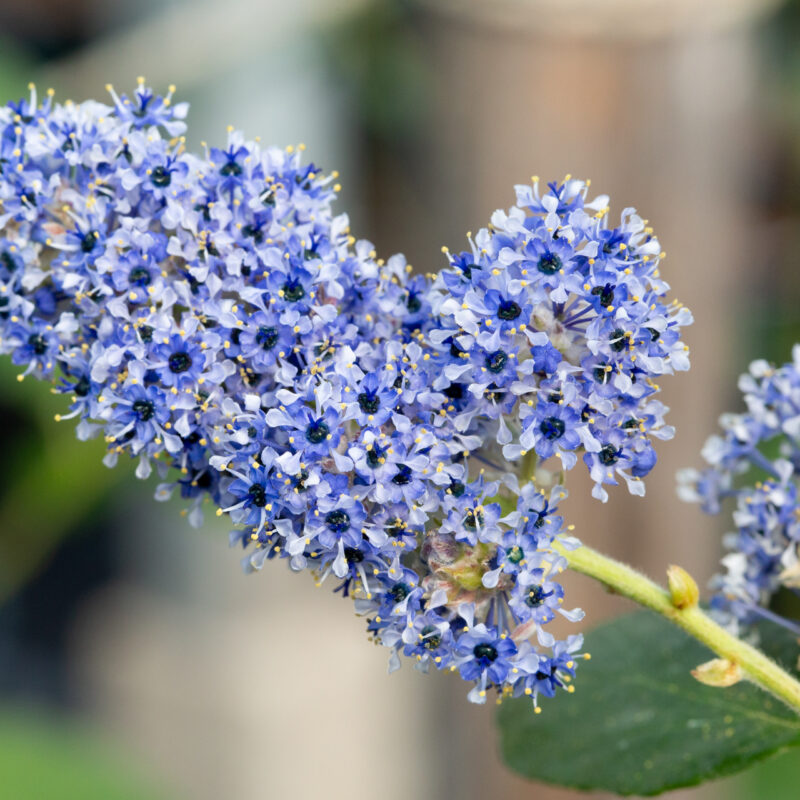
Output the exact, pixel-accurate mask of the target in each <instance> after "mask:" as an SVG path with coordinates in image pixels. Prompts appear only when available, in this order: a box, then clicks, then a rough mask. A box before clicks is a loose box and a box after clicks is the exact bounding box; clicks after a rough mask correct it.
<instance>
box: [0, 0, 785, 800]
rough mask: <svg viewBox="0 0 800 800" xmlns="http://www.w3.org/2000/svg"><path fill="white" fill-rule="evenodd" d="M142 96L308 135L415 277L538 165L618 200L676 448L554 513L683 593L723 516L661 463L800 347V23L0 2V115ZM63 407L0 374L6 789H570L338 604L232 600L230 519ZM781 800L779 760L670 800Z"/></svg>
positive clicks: (552, 10)
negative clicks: (193, 517) (656, 295)
mask: <svg viewBox="0 0 800 800" xmlns="http://www.w3.org/2000/svg"><path fill="white" fill-rule="evenodd" d="M138 75H145V76H146V77H147V79H148V82H149V83H150V84H151V85H154V86H155V87H156V88H158V89H164V88H165V87H166V86H167V85H168V84H170V83H175V84H177V85H178V94H179V97H180V98H181V99H186V100H189V101H191V103H192V110H191V112H190V118H189V124H190V130H189V140H190V145H192V146H197V145H198V144H199V142H200V141H201V140H208V141H209V142H217V143H219V142H223V141H224V137H225V127H226V125H228V124H232V125H235V126H236V127H239V128H243V129H244V130H245V131H246V132H247V133H248V134H249V135H250V136H256V135H260V136H261V137H262V139H263V140H264V141H265V142H269V143H274V144H279V145H287V144H290V143H293V144H296V143H299V142H305V143H306V145H307V146H308V150H309V153H310V157H311V158H312V159H313V160H314V161H315V162H316V163H317V164H320V165H322V166H323V167H324V168H327V169H332V168H335V169H338V170H339V171H340V173H341V175H342V183H343V186H344V189H343V193H342V202H341V206H340V208H341V209H347V210H348V212H349V213H350V214H351V217H352V221H353V228H354V231H355V232H356V233H357V235H359V236H361V237H363V238H368V239H370V240H372V241H373V242H374V243H375V245H376V247H377V249H378V252H379V253H380V254H382V255H384V256H387V255H389V254H390V253H392V252H395V251H397V250H402V251H403V252H405V253H406V254H407V255H408V257H409V259H410V261H411V263H412V264H413V265H415V266H416V267H417V268H418V269H420V270H425V271H432V270H435V269H437V268H438V266H439V265H440V264H441V258H442V256H441V253H440V248H441V246H442V245H443V244H447V245H449V246H451V247H453V248H460V246H461V244H462V242H463V236H464V233H465V232H466V231H467V230H475V229H477V228H478V227H480V226H481V225H483V224H485V223H486V222H487V221H488V219H489V216H490V214H491V212H492V211H493V210H494V209H495V208H497V207H500V206H504V207H505V206H508V205H509V204H510V203H511V202H513V199H514V195H513V190H512V186H513V184H514V183H517V182H525V181H527V180H528V179H529V176H530V175H531V174H534V173H535V174H538V175H541V176H542V177H543V178H546V179H548V180H550V179H559V178H562V177H563V176H564V174H566V173H567V172H569V173H572V174H573V175H576V176H580V177H589V178H591V179H592V180H593V188H594V189H596V190H597V191H598V192H599V193H605V192H608V193H610V194H611V197H612V209H613V211H614V212H615V213H618V212H619V211H621V209H622V208H623V207H625V206H628V205H635V206H636V207H637V208H638V209H639V211H640V212H641V213H642V215H643V216H645V217H647V218H648V219H650V220H651V224H653V226H654V227H655V229H656V232H657V233H658V235H659V238H660V239H661V242H662V245H663V246H664V248H665V250H666V251H667V253H668V259H667V261H666V263H665V265H664V267H663V274H664V275H665V277H666V278H667V280H669V282H670V283H671V284H672V286H673V290H674V292H675V295H676V296H677V297H679V298H680V299H681V300H682V301H684V302H685V303H686V304H687V305H689V306H690V307H691V308H692V309H693V310H694V312H695V316H696V324H695V326H694V327H693V328H692V329H691V330H690V331H689V333H688V339H689V343H690V345H691V346H692V351H693V353H692V356H693V368H692V371H691V372H690V373H689V374H688V375H681V376H678V377H676V378H674V379H672V380H668V381H664V397H665V401H666V402H667V403H668V404H669V405H670V406H672V408H673V411H672V415H671V422H672V423H673V424H676V425H677V427H678V436H677V437H676V439H675V440H674V441H672V442H668V443H664V444H662V445H660V449H659V457H660V463H659V465H658V467H657V468H656V471H655V472H654V473H653V475H652V476H651V479H650V480H649V482H648V496H647V498H646V499H645V500H641V499H633V498H629V497H625V496H623V495H622V493H621V492H617V493H615V494H614V495H613V496H612V499H611V502H610V503H609V504H608V505H607V506H602V507H601V506H600V504H598V503H596V502H594V501H591V500H589V499H588V498H589V492H588V487H587V485H586V481H585V480H584V479H583V476H581V475H578V474H575V475H571V476H570V489H571V494H572V498H571V499H570V501H569V506H568V508H567V509H566V510H567V513H568V515H569V516H570V518H571V519H572V521H574V522H575V523H576V525H577V533H578V535H579V536H581V537H582V538H584V539H585V540H587V541H588V542H589V543H591V544H593V545H595V546H597V547H600V548H601V549H606V550H607V551H610V552H611V553H612V554H614V555H616V556H618V557H622V558H624V559H625V560H627V561H629V562H632V563H634V564H635V565H637V566H639V567H642V568H644V569H646V570H647V571H649V572H650V573H651V574H653V575H654V576H659V575H661V574H663V570H664V569H665V567H666V565H667V564H669V563H678V564H681V565H683V566H685V567H687V568H689V569H690V570H691V571H692V572H693V573H694V574H695V575H696V576H697V577H698V580H699V581H700V582H701V583H705V581H706V580H707V579H708V577H709V576H710V575H711V573H712V572H713V571H714V568H715V564H716V562H717V560H718V557H719V551H720V533H721V531H722V529H723V528H724V524H725V523H724V520H720V521H715V520H709V519H708V518H703V517H702V516H701V515H700V513H699V511H698V510H697V509H696V508H694V507H685V506H682V505H679V504H678V503H677V501H676V499H675V492H674V473H675V470H676V469H677V468H679V467H682V466H691V465H696V464H698V462H699V449H700V447H701V445H702V442H703V441H704V440H705V438H706V436H707V435H708V434H710V433H711V432H712V431H713V430H714V426H715V420H716V417H717V416H718V414H719V413H720V412H721V411H722V410H725V409H728V408H737V407H738V402H739V401H738V398H737V396H736V390H735V377H736V375H738V373H739V372H741V371H742V370H743V369H744V368H745V367H746V365H747V363H748V362H749V360H750V359H751V358H754V357H757V356H763V357H767V358H770V359H773V360H778V361H784V360H787V359H788V357H789V355H790V348H791V344H792V343H793V342H794V341H797V340H800V277H798V257H797V255H796V254H797V252H798V248H799V247H800V224H798V223H800V2H798V0H792V1H791V2H784V3H780V2H778V0H415V2H409V1H408V0H406V2H401V1H400V0H293V2H292V3H287V2H282V1H279V0H226V2H225V3H219V2H214V1H213V0H192V2H189V0H171V1H170V0H163V1H160V0H138V2H136V3H123V2H121V0H69V1H68V2H65V1H64V0H0V101H2V102H5V101H7V100H12V99H13V100H17V99H19V97H20V96H22V95H23V94H25V93H26V88H25V87H26V85H27V83H28V82H29V81H30V80H35V81H36V82H37V83H38V84H39V85H40V87H41V88H46V87H47V86H52V87H53V88H55V89H56V92H57V97H58V98H60V99H61V100H63V99H65V98H66V97H68V96H69V97H73V98H74V99H75V100H83V99H85V98H89V97H94V98H98V99H101V98H102V96H103V94H104V90H103V87H104V85H105V84H106V83H107V82H113V83H115V84H116V85H117V86H118V87H120V88H122V87H126V88H128V87H130V88H132V87H133V86H134V84H135V80H136V77H137V76H138ZM59 410H63V409H61V407H60V404H59V403H58V400H57V399H56V398H53V397H52V396H51V395H49V394H48V392H47V390H46V389H45V388H44V387H42V386H37V385H34V384H33V383H32V382H25V383H22V384H20V383H18V382H17V381H15V380H13V372H12V369H11V367H10V364H8V363H6V362H3V363H2V365H0V436H1V437H2V451H3V458H2V459H1V460H0V797H2V798H4V799H5V798H8V799H9V800H28V799H29V798H36V800H42V799H43V800H51V798H52V799H53V800H71V799H72V798H81V800H94V798H102V799H103V800H117V798H154V799H156V800H182V799H183V798H192V800H211V798H214V800H218V798H220V797H225V798H235V800H257V799H258V800H262V799H263V798H272V797H292V798H300V799H301V800H303V799H304V798H330V799H331V800H336V799H337V798H348V800H362V799H363V800H366V798H372V797H375V796H376V795H379V796H380V797H381V798H382V800H394V798H398V799H399V798H406V797H408V796H409V794H410V793H412V792H413V795H414V797H415V798H417V800H438V799H439V798H451V797H454V798H459V800H477V798H483V797H485V796H487V795H490V796H491V797H492V798H495V800H502V799H503V798H519V799H523V798H528V797H531V798H533V797H536V798H544V800H567V798H572V797H576V796H578V795H576V794H575V793H572V792H567V791H562V790H556V789H548V788H544V787H541V786H537V785H534V784H529V783H526V782H524V781H522V780H520V779H518V778H516V777H514V776H513V775H511V774H510V773H508V772H507V771H506V770H505V769H504V768H503V767H502V765H501V764H500V763H499V760H498V758H497V755H496V750H497V741H496V738H495V733H494V730H493V726H492V718H493V711H494V709H493V707H487V708H477V707H473V706H469V705H468V704H467V702H466V700H465V697H464V695H465V693H466V692H465V686H464V685H463V684H462V682H461V681H459V680H457V679H455V678H453V679H447V677H446V676H431V677H428V678H422V677H420V676H419V675H417V674H416V673H415V672H414V671H413V670H410V669H408V668H405V669H403V670H402V671H401V672H400V673H398V674H396V675H393V676H391V677H389V676H387V674H386V655H385V652H383V651H382V650H381V649H379V648H375V647H369V646H367V642H366V641H365V638H364V635H363V622H362V621H360V620H359V619H357V618H356V617H355V616H354V615H353V613H352V608H351V606H350V605H349V604H348V603H343V602H342V601H341V600H339V598H338V597H333V596H331V595H330V593H329V592H327V591H322V590H320V591H315V590H314V587H313V585H312V583H311V582H310V580H305V579H304V577H303V576H295V575H291V574H290V573H289V572H288V570H287V569H283V568H282V565H281V564H273V565H271V568H269V569H266V570H265V571H264V573H261V574H257V575H255V576H251V577H244V576H243V575H242V574H241V572H240V569H239V563H238V555H237V554H236V553H235V552H233V551H230V550H228V548H227V536H226V530H225V529H224V528H223V527H220V526H219V525H218V524H215V523H212V522H208V523H207V524H206V526H205V527H204V528H203V529H202V530H199V531H197V530H193V529H191V528H189V526H188V524H187V523H186V522H185V520H183V519H182V518H181V516H180V511H181V509H180V506H179V505H176V504H173V505H167V506H164V505H157V504H156V503H154V502H152V500H151V495H152V491H153V488H154V487H153V486H152V485H151V484H142V483H140V482H137V481H136V480H135V479H134V478H133V470H132V469H131V468H129V466H128V465H122V466H120V467H118V468H117V469H116V470H113V471H111V470H107V469H105V468H104V467H103V466H102V465H101V463H100V459H101V457H102V449H103V445H102V443H101V442H94V443H90V444H79V443H78V442H77V441H75V440H74V438H73V432H72V430H71V429H70V428H69V427H68V425H61V426H57V425H55V424H54V423H53V421H52V417H53V414H54V413H55V412H56V411H59ZM575 472H576V473H577V472H578V470H576V471H575ZM568 592H569V593H570V595H571V597H572V598H573V600H574V602H575V604H581V605H583V606H584V607H585V608H587V609H589V610H590V612H591V613H590V614H589V615H588V619H589V620H590V622H591V623H592V624H594V623H597V622H599V621H600V620H601V619H604V618H606V617H608V616H611V615H613V614H615V613H619V612H620V611H622V610H624V608H625V604H624V602H622V601H619V600H616V601H615V600H614V599H613V598H610V597H608V596H606V595H605V594H603V592H602V591H600V590H599V589H598V588H596V587H595V586H594V585H591V584H589V583H588V582H586V581H585V580H584V579H582V578H580V577H579V576H576V577H574V578H571V579H570V582H569V586H568ZM578 689H580V687H578ZM561 702H568V700H565V699H564V698H562V700H561ZM544 710H545V713H558V710H557V708H556V706H555V704H554V705H552V706H551V705H547V706H545V709H544ZM799 784H800V757H799V756H798V755H797V754H796V753H795V754H790V755H788V756H783V757H781V758H778V759H775V760H773V761H771V762H769V763H767V764H765V765H762V766H761V767H759V768H757V769H756V770H754V771H752V772H750V773H748V774H747V775H745V776H741V777H738V778H734V779H729V780H727V781H724V782H721V783H718V784H715V785H712V786H710V787H705V788H702V789H693V790H687V791H682V792H675V793H673V794H672V795H670V797H673V798H682V799H683V798H685V799H686V800H701V798H702V800H706V799H708V800H712V799H713V798H726V800H728V799H732V800H748V799H749V798H753V799H755V798H762V797H769V798H770V799H771V800H789V799H790V798H791V799H792V800H796V797H797V786H798V785H799Z"/></svg>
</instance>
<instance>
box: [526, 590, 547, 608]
mask: <svg viewBox="0 0 800 800" xmlns="http://www.w3.org/2000/svg"><path fill="white" fill-rule="evenodd" d="M550 594H552V593H550ZM548 596H549V594H548V593H545V591H544V589H542V587H541V586H531V587H530V588H529V589H528V593H527V594H526V595H525V605H528V606H530V607H531V608H537V607H538V606H540V605H541V604H542V603H544V601H545V598H546V597H548Z"/></svg>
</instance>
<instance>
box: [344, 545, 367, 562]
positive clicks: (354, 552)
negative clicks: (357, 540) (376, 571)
mask: <svg viewBox="0 0 800 800" xmlns="http://www.w3.org/2000/svg"><path fill="white" fill-rule="evenodd" d="M344 557H345V559H347V563H348V564H360V563H361V562H362V561H363V560H364V554H363V553H362V552H361V551H360V550H358V549H357V548H355V547H345V549H344Z"/></svg>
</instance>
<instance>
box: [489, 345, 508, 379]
mask: <svg viewBox="0 0 800 800" xmlns="http://www.w3.org/2000/svg"><path fill="white" fill-rule="evenodd" d="M507 363H508V354H507V353H505V352H503V351H502V350H496V351H495V352H494V353H490V354H489V355H488V356H486V369H488V370H489V372H494V373H495V375H496V374H497V373H498V372H502V371H503V368H504V367H505V365H506V364H507Z"/></svg>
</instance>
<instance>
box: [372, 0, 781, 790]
mask: <svg viewBox="0 0 800 800" xmlns="http://www.w3.org/2000/svg"><path fill="white" fill-rule="evenodd" d="M774 5H776V4H775V3H774V2H768V1H767V0H706V1H705V2H703V3H697V2H689V0H673V1H672V2H670V3H664V2H656V0H607V1H606V2H596V0H592V1H591V2H589V0H426V1H425V2H422V3H421V6H422V8H420V10H419V23H420V25H419V27H420V28H421V29H422V30H423V31H424V37H425V41H426V54H427V57H428V58H429V59H430V62H431V69H430V75H431V81H432V85H431V92H432V94H433V105H434V108H435V110H434V112H433V114H434V119H433V120H432V121H431V124H430V125H429V126H428V128H427V131H426V139H425V151H426V152H425V153H424V154H421V155H420V158H419V159H417V160H415V161H414V163H407V164H406V163H404V164H402V165H396V167H395V169H393V170H392V172H391V175H390V179H391V182H392V186H393V189H392V192H391V194H392V195H393V197H394V207H391V206H388V205H386V204H382V205H381V206H380V208H379V209H378V212H377V213H378V214H380V213H383V212H385V213H387V215H388V217H387V218H385V219H384V220H383V224H380V220H379V229H380V230H382V235H381V237H379V238H378V242H379V244H380V245H381V249H382V250H385V249H386V247H387V244H389V245H390V246H391V247H397V248H398V249H401V250H404V251H405V252H407V253H408V255H409V257H410V259H411V262H412V263H413V264H414V265H415V266H417V267H418V268H423V267H424V269H426V270H428V269H436V268H437V267H438V264H439V261H438V259H437V257H438V254H439V246H440V245H442V244H444V243H446V244H448V245H449V246H450V247H452V248H458V247H459V246H460V244H461V243H462V242H463V235H464V232H465V231H466V230H475V229H477V228H478V227H480V226H481V225H484V224H485V223H486V222H487V221H488V219H489V216H490V214H491V212H492V211H493V210H494V209H495V208H497V207H501V206H502V207H506V206H508V205H509V204H510V203H511V202H513V199H514V195H513V190H512V186H513V184H515V183H520V182H525V181H527V180H528V179H529V176H530V175H531V174H534V173H535V174H538V175H540V176H542V178H543V179H548V180H551V179H558V178H562V177H563V176H564V175H565V174H566V173H572V174H573V175H575V176H579V177H589V178H591V179H592V181H593V184H592V188H593V189H595V190H596V191H597V192H598V193H606V192H608V193H609V194H610V195H611V200H612V217H613V216H614V215H618V214H619V212H621V211H622V209H623V208H624V207H625V206H629V205H634V206H636V207H637V209H638V210H639V211H640V213H642V215H643V216H644V217H646V218H648V219H649V220H651V223H652V224H653V226H654V227H655V230H656V232H657V234H658V235H659V238H660V239H661V243H662V246H663V247H664V249H665V250H666V251H667V253H668V258H667V260H666V262H665V264H664V268H663V270H662V272H663V275H664V277H665V278H666V279H667V280H668V281H669V282H670V283H671V284H672V287H673V292H674V295H675V296H677V297H678V298H680V299H681V300H683V301H684V302H685V303H686V304H687V305H689V306H690V307H691V308H692V310H693V311H694V313H695V317H696V324H695V326H694V327H693V328H692V329H691V330H690V331H689V333H688V337H687V338H688V340H689V343H690V345H691V347H692V362H693V366H692V371H691V372H690V373H689V374H688V375H685V374H684V375H678V376H675V377H671V378H667V379H666V380H664V381H663V388H664V393H663V398H664V401H665V402H666V403H667V404H668V405H670V406H671V407H672V411H671V414H670V421H671V423H672V424H675V425H676V426H677V428H678V435H677V438H676V439H675V440H674V441H673V442H670V443H665V444H662V445H660V446H659V447H658V451H659V457H660V462H659V464H658V466H657V467H656V470H655V471H654V473H653V474H652V475H651V477H650V478H649V480H648V483H647V498H646V499H644V500H642V499H637V498H630V497H628V496H626V492H625V489H624V488H620V490H618V491H616V492H614V493H613V494H612V497H611V500H610V502H609V504H608V505H607V506H601V505H600V504H598V503H597V502H595V501H592V500H590V499H588V498H589V492H588V485H587V481H586V480H585V479H584V478H583V476H579V475H578V474H577V473H580V472H581V470H575V474H574V475H570V479H569V484H570V490H571V493H572V496H573V497H572V500H571V501H570V503H569V506H568V515H569V517H570V518H571V520H572V521H574V522H575V523H576V524H577V528H578V529H577V533H578V534H579V535H580V536H582V537H583V538H585V539H586V540H587V541H588V542H591V543H592V544H593V545H595V546H598V547H600V548H602V549H605V550H607V551H609V552H611V553H613V554H615V555H617V556H619V557H622V558H624V559H625V560H627V561H629V562H633V563H634V564H636V565H638V566H640V567H642V568H644V569H646V570H647V571H649V572H650V573H651V574H652V575H654V576H655V577H656V578H659V579H661V578H663V573H664V570H665V569H666V567H667V565H668V564H669V563H673V562H675V563H679V564H682V565H684V566H685V567H687V568H689V569H691V570H692V571H693V572H694V573H695V574H696V575H697V577H698V580H699V581H700V583H701V585H703V584H704V582H705V581H706V579H707V578H708V576H709V574H710V572H711V571H713V569H714V566H715V563H716V559H717V553H718V549H719V537H718V536H717V535H716V534H715V525H714V524H713V523H711V524H709V522H708V520H707V519H704V518H702V517H701V515H700V514H699V512H698V511H697V509H696V508H694V507H687V506H685V505H682V504H679V503H678V502H677V501H676V498H675V488H674V486H675V478H674V475H675V471H676V469H678V468H679V467H681V466H688V465H694V464H697V463H698V462H699V449H700V446H701V445H702V443H703V441H704V440H705V438H706V436H707V435H709V434H710V433H711V432H712V430H713V428H714V426H715V421H716V417H717V416H718V414H719V413H720V412H721V411H722V410H723V409H724V408H725V407H726V405H729V399H730V398H731V396H732V394H733V386H734V384H733V377H734V375H735V374H737V373H738V371H740V370H741V369H742V368H744V366H745V364H744V363H743V361H742V358H741V357H740V356H738V355H737V354H736V353H735V352H733V343H734V340H735V337H734V329H735V316H734V314H735V310H736V309H737V306H738V304H740V303H741V300H742V298H741V297H740V296H739V292H740V290H739V286H740V281H739V275H740V273H741V271H742V269H743V268H745V267H747V268H749V269H752V268H753V264H754V261H753V260H752V259H751V258H750V256H751V255H752V253H753V249H754V245H753V242H752V238H750V237H751V236H752V231H753V230H754V227H755V225H754V224H753V223H752V222H751V219H752V218H753V215H754V209H753V208H751V207H750V206H749V203H748V192H747V185H748V177H749V176H748V174H747V173H748V159H749V156H750V153H751V150H752V148H753V145H754V142H755V141H757V137H758V134H759V129H758V113H757V85H756V80H757V78H756V71H757V70H756V65H755V59H754V52H753V42H752V34H751V31H752V27H753V22H754V20H755V19H756V18H757V17H758V15H759V14H760V13H763V12H765V11H767V10H768V9H769V8H770V7H772V6H774ZM379 181H380V179H378V181H377V182H376V183H377V184H378V185H380V184H379ZM410 200H413V204H412V203H409V206H410V207H404V208H399V209H398V207H397V206H398V205H400V204H401V203H402V202H404V201H410ZM404 219H405V220H407V222H406V223H403V222H402V220H404ZM569 594H570V605H572V604H573V603H575V604H585V606H586V607H588V608H590V609H591V615H590V620H589V621H590V622H592V623H596V622H597V621H598V620H599V619H600V618H601V617H603V616H607V615H608V614H610V613H612V612H613V611H615V610H618V609H620V608H621V607H623V606H622V604H621V603H619V602H617V603H615V602H613V600H612V599H611V598H609V597H607V596H605V595H604V594H603V593H602V592H600V591H599V590H598V589H597V588H596V587H593V586H587V584H586V582H585V581H584V580H582V579H571V580H570V586H569ZM457 683H458V682H454V684H457ZM577 690H578V691H580V680H578V685H577ZM451 691H452V692H453V693H454V694H457V695H459V697H458V700H455V699H451V701H450V703H449V705H450V708H449V709H448V710H447V712H444V713H447V714H450V715H451V716H450V722H451V724H452V726H451V728H450V737H449V740H448V744H447V745H445V749H444V751H443V753H442V760H441V764H442V767H443V768H447V769H450V770H452V773H451V775H450V786H451V790H450V792H449V796H451V797H458V798H459V800H471V798H479V797H481V798H482V797H487V796H490V797H493V798H500V797H504V796H508V797H512V796H513V797H515V798H520V797H523V796H534V795H535V796H536V797H537V798H542V797H548V798H554V797H561V798H564V797H567V796H572V795H571V793H566V792H560V791H556V790H547V791H544V790H543V789H542V787H538V786H537V787H534V786H531V785H530V784H526V783H524V782H522V781H518V780H517V779H515V778H512V777H510V776H508V774H507V773H505V772H504V769H503V768H502V767H501V766H500V765H499V763H498V761H497V759H496V757H495V756H494V755H493V751H494V749H495V747H496V745H495V739H494V734H493V733H492V732H491V730H490V725H491V717H492V712H493V709H486V712H485V713H482V712H478V711H476V710H473V709H464V708H463V704H462V699H461V697H460V695H461V694H463V693H464V687H463V686H458V685H453V686H452V688H451ZM562 702H569V701H568V700H563V699H562ZM544 712H545V713H558V708H557V707H556V706H555V704H554V705H553V706H550V705H549V704H548V705H547V706H546V707H545V709H544ZM479 729H483V735H482V736H479V735H476V731H478V730H479ZM532 746H535V743H532ZM448 765H449V766H448Z"/></svg>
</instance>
